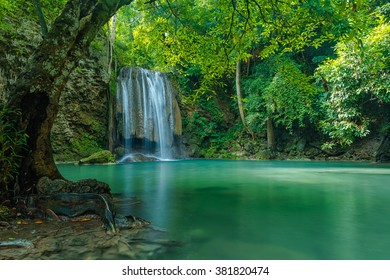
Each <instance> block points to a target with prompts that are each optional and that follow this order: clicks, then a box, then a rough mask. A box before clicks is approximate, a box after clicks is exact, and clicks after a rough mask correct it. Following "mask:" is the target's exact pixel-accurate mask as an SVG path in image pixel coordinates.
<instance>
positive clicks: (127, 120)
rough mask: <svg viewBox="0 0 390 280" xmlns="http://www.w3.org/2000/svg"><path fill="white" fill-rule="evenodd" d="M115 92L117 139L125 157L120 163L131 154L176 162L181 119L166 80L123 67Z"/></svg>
mask: <svg viewBox="0 0 390 280" xmlns="http://www.w3.org/2000/svg"><path fill="white" fill-rule="evenodd" d="M117 88H118V90H117V117H118V122H119V123H121V124H119V127H118V130H119V131H120V132H119V134H120V136H119V139H122V141H121V142H122V144H123V147H124V148H125V153H126V155H125V157H124V158H123V159H122V161H125V160H127V159H129V158H130V159H131V158H132V157H133V156H134V154H143V155H145V156H147V157H149V158H151V157H152V158H158V159H160V160H169V159H173V158H177V157H178V156H179V150H180V148H178V146H179V145H178V144H177V142H178V141H177V138H178V136H180V135H181V118H180V111H179V107H178V105H177V102H176V99H175V97H174V94H173V93H172V89H171V86H170V84H169V81H168V78H167V76H166V75H165V74H163V73H159V72H154V71H151V70H146V69H141V68H133V67H124V68H122V69H121V71H120V75H119V78H118V87H117Z"/></svg>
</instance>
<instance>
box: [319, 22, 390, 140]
mask: <svg viewBox="0 0 390 280" xmlns="http://www.w3.org/2000/svg"><path fill="white" fill-rule="evenodd" d="M389 46H390V25H389V23H388V22H385V21H384V18H382V17H381V18H380V21H379V24H378V26H375V27H374V28H372V29H371V30H369V32H368V33H367V35H366V36H365V37H364V38H363V39H362V42H360V43H359V42H356V41H347V42H340V43H338V45H337V46H336V53H337V58H336V59H333V60H327V61H326V62H325V63H324V64H322V65H321V66H320V67H319V68H318V69H317V76H319V77H322V78H324V79H326V81H327V84H328V86H329V92H328V96H327V100H326V102H325V103H324V104H323V106H324V107H325V109H326V118H325V119H324V120H323V121H322V122H321V126H322V128H323V129H324V131H325V132H326V133H328V134H329V136H330V137H331V139H332V140H334V142H336V143H339V144H341V145H350V144H351V143H353V141H354V140H355V138H356V137H363V136H366V135H367V134H368V133H369V132H370V124H372V122H373V121H377V119H378V118H380V115H378V113H383V110H384V109H385V108H386V107H384V104H386V103H388V102H389V101H390V57H389ZM381 111H382V112H381ZM384 121H385V122H387V123H385V124H386V125H387V126H388V125H389V123H388V120H384ZM330 144H332V143H330Z"/></svg>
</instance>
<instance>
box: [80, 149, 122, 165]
mask: <svg viewBox="0 0 390 280" xmlns="http://www.w3.org/2000/svg"><path fill="white" fill-rule="evenodd" d="M114 162H115V158H114V156H113V154H112V153H111V152H110V151H107V150H104V151H99V152H96V153H94V154H92V155H90V156H89V157H87V158H83V159H80V161H79V164H99V163H114Z"/></svg>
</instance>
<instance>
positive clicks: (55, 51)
mask: <svg viewBox="0 0 390 280" xmlns="http://www.w3.org/2000/svg"><path fill="white" fill-rule="evenodd" d="M132 1H133V0H69V1H68V2H67V4H66V5H65V7H64V10H63V11H62V13H61V15H60V16H59V17H58V18H57V19H56V20H55V22H54V24H53V26H52V28H51V30H50V31H49V33H48V35H47V36H46V37H45V38H44V40H43V41H42V43H41V45H40V46H39V47H38V49H37V50H36V51H35V52H34V54H33V55H32V57H31V58H30V60H29V63H28V65H27V67H26V70H25V71H24V72H23V73H22V74H21V75H20V76H19V77H18V80H17V82H16V86H15V88H14V89H13V91H12V92H11V94H10V97H9V100H8V106H9V107H12V108H16V109H19V110H21V112H22V115H21V117H18V126H19V128H20V129H23V130H25V131H26V133H27V134H28V136H29V139H28V148H29V149H28V151H25V152H22V153H21V156H22V160H21V167H20V172H19V186H20V195H25V194H27V193H30V192H34V186H35V184H36V182H37V180H38V179H39V178H41V177H43V176H47V177H49V178H51V179H56V178H62V176H61V174H60V173H59V171H58V169H57V167H56V165H55V163H54V159H53V155H52V149H51V143H50V131H51V128H52V126H53V123H54V120H55V117H56V115H57V112H58V104H59V99H60V97H61V93H62V91H63V90H64V87H65V85H66V83H67V81H68V78H69V75H70V73H71V72H72V71H73V70H74V69H75V67H76V66H77V63H78V61H79V60H80V58H81V57H83V56H84V55H85V54H86V51H87V50H88V47H89V45H90V43H91V41H92V40H93V39H94V37H95V36H96V34H97V32H98V31H99V29H100V28H101V27H102V26H103V25H104V24H105V23H106V22H107V21H108V20H109V19H110V18H111V16H112V15H113V14H114V13H115V12H116V11H117V10H118V9H119V8H120V7H121V6H123V5H126V4H130V3H131V2H132Z"/></svg>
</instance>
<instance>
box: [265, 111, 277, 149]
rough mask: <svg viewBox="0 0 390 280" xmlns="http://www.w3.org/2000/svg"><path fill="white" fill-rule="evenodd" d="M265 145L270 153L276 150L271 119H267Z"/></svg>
mask: <svg viewBox="0 0 390 280" xmlns="http://www.w3.org/2000/svg"><path fill="white" fill-rule="evenodd" d="M267 144H268V149H269V150H270V151H271V152H275V150H276V140H275V128H274V124H273V120H272V118H271V117H269V118H268V119H267Z"/></svg>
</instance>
